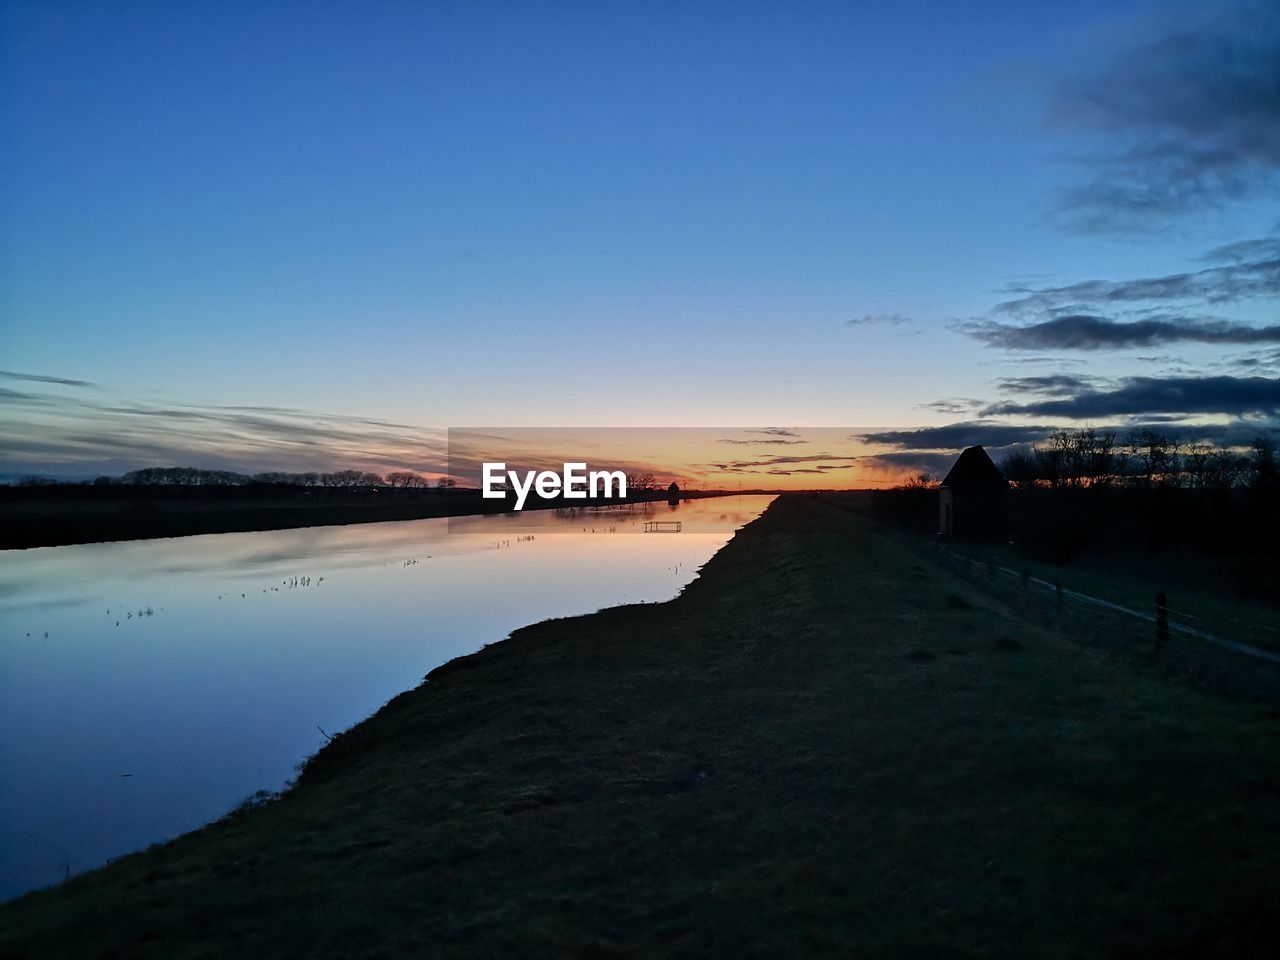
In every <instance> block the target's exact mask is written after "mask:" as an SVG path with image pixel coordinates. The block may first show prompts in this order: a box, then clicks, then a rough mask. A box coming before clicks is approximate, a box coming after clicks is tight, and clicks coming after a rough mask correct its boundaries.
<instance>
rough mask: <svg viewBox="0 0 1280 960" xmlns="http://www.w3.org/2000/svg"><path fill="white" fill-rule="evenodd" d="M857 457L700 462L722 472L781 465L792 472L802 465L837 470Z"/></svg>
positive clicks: (767, 469)
mask: <svg viewBox="0 0 1280 960" xmlns="http://www.w3.org/2000/svg"><path fill="white" fill-rule="evenodd" d="M857 459H858V458H857V457H837V456H832V455H831V454H827V453H818V454H813V455H812V456H807V457H766V458H765V459H763V460H728V461H725V462H723V463H705V464H700V466H702V467H713V468H715V469H716V470H718V471H720V472H722V473H760V472H764V473H776V472H777V468H779V467H786V468H787V469H789V470H791V471H792V472H801V469H800V468H801V467H810V468H815V467H816V468H817V469H819V470H835V469H839V468H841V467H844V466H847V465H849V464H852V463H853V462H854V461H856V460H857ZM824 463H825V464H828V465H826V466H820V467H819V466H818V465H819V464H824ZM762 468H763V469H762ZM804 472H809V471H804Z"/></svg>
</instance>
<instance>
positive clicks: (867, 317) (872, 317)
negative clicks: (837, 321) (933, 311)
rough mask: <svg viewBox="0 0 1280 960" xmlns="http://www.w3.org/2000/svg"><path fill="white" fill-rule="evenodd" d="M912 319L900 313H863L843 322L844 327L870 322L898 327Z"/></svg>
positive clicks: (862, 325) (864, 324) (867, 324)
mask: <svg viewBox="0 0 1280 960" xmlns="http://www.w3.org/2000/svg"><path fill="white" fill-rule="evenodd" d="M912 322H913V321H912V319H911V318H910V317H908V316H907V315H906V314H902V313H864V314H863V315H862V316H860V317H853V318H851V319H849V320H846V321H845V322H844V325H845V326H846V327H865V326H869V325H871V324H879V323H884V324H888V325H890V326H894V327H900V326H902V325H904V324H907V323H912Z"/></svg>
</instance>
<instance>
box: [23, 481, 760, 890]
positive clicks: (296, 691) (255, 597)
mask: <svg viewBox="0 0 1280 960" xmlns="http://www.w3.org/2000/svg"><path fill="white" fill-rule="evenodd" d="M770 499H771V498H770V497H733V498H726V499H714V500H701V501H698V500H695V501H686V502H684V503H682V504H681V505H680V507H679V509H678V510H675V511H672V510H671V509H670V508H669V507H668V506H667V505H666V504H659V505H656V506H655V508H654V510H653V512H651V513H650V512H647V511H644V512H636V513H635V514H631V515H617V516H610V515H599V514H597V515H579V516H566V515H563V514H560V515H557V514H555V513H552V512H550V511H537V512H536V513H530V512H526V513H525V514H523V515H521V516H520V517H519V518H518V521H517V522H515V523H513V522H512V519H513V518H508V517H472V518H466V519H465V520H460V519H457V518H455V519H454V520H452V521H445V520H417V521H406V522H401V523H379V524H360V525H353V526H347V527H313V528H309V529H303V530H283V531H273V532H268V533H243V534H222V535H215V536H204V537H184V538H180V539H171V540H148V541H139V542H132V543H109V544H88V545H84V546H74V547H54V548H49V549H41V550H25V551H6V552H3V553H0V784H2V785H3V789H0V897H8V896H12V895H14V894H16V893H19V892H21V891H22V890H24V889H27V888H29V887H32V886H39V885H43V884H46V883H50V882H54V881H56V880H58V879H60V878H61V877H62V876H63V873H64V871H65V869H66V866H67V863H68V861H69V862H70V867H71V870H72V871H73V872H79V871H82V870H85V869H87V868H89V867H92V866H95V865H97V864H99V863H101V862H102V861H103V860H105V859H106V858H107V857H111V856H117V855H119V854H121V853H125V852H128V851H130V850H133V849H137V848H139V847H141V846H144V845H146V844H147V843H151V842H154V841H156V840H159V839H164V838H166V837H170V836H173V835H174V834H176V833H180V832H182V831H184V830H188V829H191V828H193V827H196V826H199V825H200V824H201V823H204V822H207V821H208V820H210V819H213V818H215V817H218V816H220V815H222V814H223V813H225V812H226V811H227V810H228V809H230V808H231V807H232V806H233V805H234V804H235V803H236V802H238V801H239V800H240V799H242V798H244V797H245V796H247V795H248V794H250V793H252V792H253V791H254V790H257V789H260V788H267V789H275V788H278V787H279V786H280V785H281V784H282V783H283V782H284V781H285V780H286V779H288V777H289V776H291V775H292V772H293V767H294V765H295V764H296V763H297V762H298V761H299V760H301V759H302V758H303V757H304V756H306V755H308V754H310V753H313V752H315V750H316V749H318V747H319V746H320V745H321V743H322V742H323V738H322V736H321V734H320V732H319V731H318V730H317V729H316V728H317V727H318V726H319V727H323V728H324V729H325V730H326V731H328V732H329V733H333V732H334V731H336V730H341V729H344V728H345V727H349V726H351V725H352V724H353V723H356V722H357V721H359V720H361V719H363V718H364V717H366V716H368V715H369V714H370V713H372V712H373V711H374V710H376V709H377V708H378V707H379V706H381V705H382V704H383V703H385V702H386V701H387V700H388V699H389V698H391V697H392V696H394V695H395V694H397V693H399V692H400V691H402V690H405V689H408V688H410V687H413V686H415V685H416V684H417V683H418V681H419V680H420V679H421V678H422V676H423V675H424V674H425V673H426V672H427V671H428V670H430V669H432V668H433V667H435V666H437V665H438V664H440V663H442V662H444V661H445V660H448V659H450V658H452V657H455V656H458V655H460V654H464V653H468V652H470V651H472V650H475V649H477V648H478V647H480V646H481V645H482V644H484V643H489V642H492V641H494V640H498V639H501V638H502V637H504V636H505V635H506V634H507V633H509V632H510V631H511V630H512V629H514V628H515V627H518V626H521V625H523V624H526V623H532V622H534V621H537V620H541V619H545V618H547V617H552V616H565V615H571V614H578V613H586V612H590V611H593V610H597V609H599V608H601V607H604V606H609V605H612V604H616V603H625V602H636V601H640V600H649V601H655V600H666V599H669V598H670V597H672V596H674V595H675V594H676V593H677V592H678V591H679V589H680V587H681V586H683V585H684V584H685V583H687V582H688V581H689V580H690V579H692V577H693V576H694V574H695V573H696V571H697V567H698V566H699V565H700V564H702V563H704V562H705V561H706V560H707V559H708V558H709V557H710V556H711V555H712V554H713V553H714V552H715V551H716V550H717V549H718V548H719V547H720V546H721V545H722V544H723V543H724V542H726V541H727V540H728V539H729V537H730V536H731V535H732V533H733V531H734V530H736V529H737V528H738V527H740V526H742V524H744V523H746V522H747V521H749V520H750V519H752V518H753V517H755V516H757V515H758V514H759V513H760V511H761V510H762V509H763V508H764V506H765V505H766V504H767V503H768V502H769V500H770ZM652 517H656V518H659V519H679V520H681V522H682V524H683V528H684V532H683V533H681V534H679V535H671V534H642V535H638V536H619V535H616V534H621V533H630V532H635V531H636V530H638V529H640V528H641V526H642V524H643V521H644V520H645V519H649V518H652ZM539 531H542V533H543V535H542V536H539V535H538V534H539ZM529 536H532V537H533V539H532V540H529V539H525V538H527V537H529ZM415 561H416V562H415ZM307 577H309V578H310V585H309V586H302V585H297V586H295V585H293V584H294V583H295V579H294V578H307ZM321 578H323V580H322V579H321ZM296 582H298V583H301V582H303V581H296ZM242 594H243V596H242ZM148 610H150V611H151V612H150V613H149V614H148V613H147V611H148ZM108 611H110V612H108ZM117 624H118V626H117ZM46 634H47V637H46ZM124 774H130V776H127V777H126V776H123V775H124Z"/></svg>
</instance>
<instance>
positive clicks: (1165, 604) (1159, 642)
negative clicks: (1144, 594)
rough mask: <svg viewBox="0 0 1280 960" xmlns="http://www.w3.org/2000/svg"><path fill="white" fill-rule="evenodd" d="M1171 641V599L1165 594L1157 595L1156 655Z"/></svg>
mask: <svg viewBox="0 0 1280 960" xmlns="http://www.w3.org/2000/svg"><path fill="white" fill-rule="evenodd" d="M1168 640H1169V598H1168V597H1166V596H1165V595H1164V594H1163V593H1157V594H1156V648H1155V649H1156V653H1157V654H1158V653H1160V652H1161V651H1162V650H1163V649H1164V645H1165V643H1167V642H1168Z"/></svg>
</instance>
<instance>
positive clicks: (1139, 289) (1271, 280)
mask: <svg viewBox="0 0 1280 960" xmlns="http://www.w3.org/2000/svg"><path fill="white" fill-rule="evenodd" d="M1277 244H1280V241H1277V240H1276V239H1275V238H1271V237H1267V238H1262V239H1257V240H1244V241H1240V242H1239V243H1235V244H1230V245H1228V246H1227V247H1217V248H1215V250H1212V251H1210V253H1209V256H1214V255H1215V254H1216V255H1218V256H1221V254H1222V251H1224V250H1228V251H1229V250H1231V249H1234V248H1238V249H1239V250H1240V251H1242V252H1243V251H1249V250H1252V251H1254V253H1255V254H1258V253H1260V254H1262V255H1261V256H1256V255H1255V256H1252V257H1249V258H1247V259H1236V260H1235V261H1234V262H1231V263H1225V264H1219V265H1218V266H1213V267H1205V268H1203V269H1200V270H1190V271H1184V272H1182V273H1170V274H1166V275H1164V276H1160V277H1138V278H1136V279H1130V280H1097V279H1095V280H1082V281H1080V282H1078V283H1072V284H1068V285H1066V286H1059V287H1027V286H1022V287H1016V288H1014V292H1017V293H1022V294H1023V296H1020V297H1015V298H1014V299H1012V300H1006V301H1004V302H1003V303H999V304H997V305H996V307H995V312H997V313H1007V314H1013V315H1027V314H1033V315H1034V314H1042V315H1043V314H1045V313H1049V314H1058V313H1067V312H1070V313H1086V312H1088V311H1089V308H1104V309H1116V308H1118V307H1119V308H1126V307H1130V306H1131V305H1134V304H1142V303H1148V304H1169V303H1173V302H1178V303H1198V304H1224V303H1234V302H1236V301H1240V300H1249V299H1254V298H1258V297H1275V296H1280V250H1276V249H1274V246H1275V245H1277Z"/></svg>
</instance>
